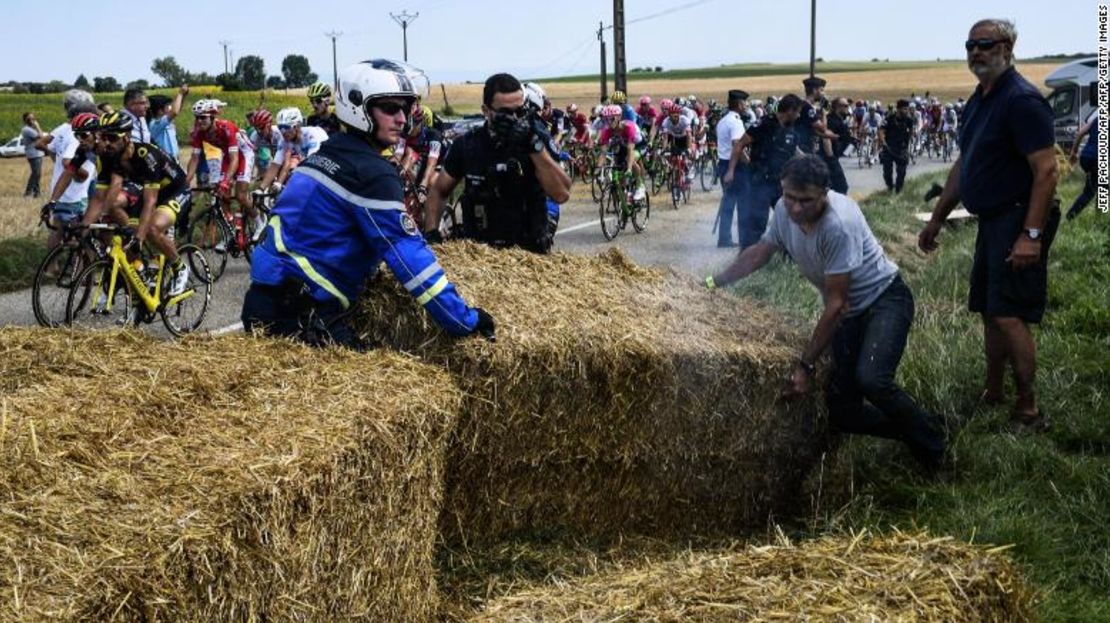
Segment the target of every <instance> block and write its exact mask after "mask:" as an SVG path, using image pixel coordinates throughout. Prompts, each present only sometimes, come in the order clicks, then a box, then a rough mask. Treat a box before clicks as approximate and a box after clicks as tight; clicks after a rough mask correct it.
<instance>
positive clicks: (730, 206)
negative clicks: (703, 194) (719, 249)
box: [717, 160, 752, 245]
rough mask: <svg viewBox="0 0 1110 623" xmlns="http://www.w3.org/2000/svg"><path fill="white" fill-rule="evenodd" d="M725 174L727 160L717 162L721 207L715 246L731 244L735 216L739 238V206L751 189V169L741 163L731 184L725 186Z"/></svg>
mask: <svg viewBox="0 0 1110 623" xmlns="http://www.w3.org/2000/svg"><path fill="white" fill-rule="evenodd" d="M725 173H728V160H718V161H717V177H718V178H720V179H721V206H720V208H718V210H717V214H718V223H717V244H718V245H731V244H732V217H733V214H735V215H736V230H737V232H736V233H737V237H738V238H739V236H740V229H741V218H742V217H741V215H740V209H741V208H740V205H741V204H742V203H743V202H744V201H746V200H747V195H748V191H749V189H750V187H751V179H752V175H751V169H749V168H748V167H747V166H746V165H744V164H742V163H737V165H736V171H735V176H734V177H733V180H732V184H729V185H728V186H725V181H724V180H725Z"/></svg>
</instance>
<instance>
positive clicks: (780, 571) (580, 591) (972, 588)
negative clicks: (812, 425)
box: [470, 533, 1033, 623]
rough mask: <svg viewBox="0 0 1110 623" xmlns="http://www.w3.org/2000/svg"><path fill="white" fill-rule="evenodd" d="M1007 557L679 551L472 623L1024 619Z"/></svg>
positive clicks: (863, 539)
mask: <svg viewBox="0 0 1110 623" xmlns="http://www.w3.org/2000/svg"><path fill="white" fill-rule="evenodd" d="M1003 549H1005V548H993V549H991V548H985V547H976V546H971V545H968V544H965V543H959V542H956V541H953V540H952V539H949V538H943V537H942V538H930V537H929V536H928V535H926V534H917V535H908V534H901V533H895V534H894V535H892V536H890V537H876V536H872V535H870V534H868V533H861V534H859V535H856V536H854V537H847V538H833V537H827V538H822V539H819V540H816V541H810V542H804V543H799V544H796V545H794V544H790V543H789V542H786V541H785V540H783V541H782V542H780V543H779V544H777V545H770V546H763V547H755V546H749V547H743V548H740V549H729V550H725V551H714V552H687V553H685V554H683V555H681V556H678V557H676V558H672V559H669V560H664V561H662V562H654V563H647V564H637V565H634V566H630V567H628V568H624V569H619V570H616V571H612V572H606V573H602V574H599V575H596V576H593V577H587V578H584V579H578V580H572V581H570V582H562V581H553V582H548V583H546V584H545V585H543V586H539V587H533V588H530V589H527V590H522V591H519V592H517V593H515V594H511V595H507V596H503V597H500V598H498V599H495V600H493V601H491V602H490V603H489V604H488V605H487V607H486V608H485V609H484V611H482V612H481V613H479V614H476V615H475V616H473V617H472V618H471V619H470V620H471V621H472V622H473V623H498V622H502V621H504V622H509V621H512V622H513V623H534V622H541V621H560V622H572V621H573V622H585V621H613V622H616V621H629V622H631V621H636V622H647V621H651V622H658V623H664V622H667V623H679V622H681V623H710V622H717V621H720V622H724V621H752V622H756V621H938V622H940V621H943V622H946V623H947V622H953V621H991V622H994V621H997V622H1000V623H1001V622H1007V623H1008V622H1012V621H1025V620H1030V619H1031V618H1032V616H1033V610H1032V608H1033V593H1032V591H1031V590H1030V588H1029V587H1028V586H1027V585H1026V583H1025V582H1024V580H1023V579H1022V578H1021V576H1020V575H1019V574H1018V572H1017V570H1016V569H1015V566H1014V564H1013V562H1012V561H1010V559H1009V558H1008V557H1007V556H1005V555H1004V554H1002V553H1000V552H1001V550H1003Z"/></svg>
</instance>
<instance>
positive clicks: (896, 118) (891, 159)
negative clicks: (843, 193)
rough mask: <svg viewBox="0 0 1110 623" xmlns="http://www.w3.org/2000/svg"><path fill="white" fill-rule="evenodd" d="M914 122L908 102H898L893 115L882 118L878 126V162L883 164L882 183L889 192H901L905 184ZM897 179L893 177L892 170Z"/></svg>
mask: <svg viewBox="0 0 1110 623" xmlns="http://www.w3.org/2000/svg"><path fill="white" fill-rule="evenodd" d="M913 133H914V121H913V117H912V116H911V115H910V103H909V101H908V100H898V105H897V107H896V108H895V111H894V114H892V115H887V116H886V117H884V118H883V123H882V125H880V126H879V162H881V163H883V181H884V182H886V189H887V190H888V191H890V192H895V193H900V192H902V186H903V185H905V183H906V166H907V165H908V164H909V163H910V142H911V140H912V139H913ZM895 168H896V169H897V173H898V177H897V178H895V177H894V169H895Z"/></svg>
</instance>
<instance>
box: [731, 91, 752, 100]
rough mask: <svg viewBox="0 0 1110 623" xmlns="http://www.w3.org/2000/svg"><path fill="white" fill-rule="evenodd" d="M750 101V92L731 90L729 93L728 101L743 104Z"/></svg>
mask: <svg viewBox="0 0 1110 623" xmlns="http://www.w3.org/2000/svg"><path fill="white" fill-rule="evenodd" d="M746 99H748V92H747V91H744V90H741V89H730V90H729V92H728V101H730V102H742V101H744V100H746Z"/></svg>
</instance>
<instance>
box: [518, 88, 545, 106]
mask: <svg viewBox="0 0 1110 623" xmlns="http://www.w3.org/2000/svg"><path fill="white" fill-rule="evenodd" d="M521 86H522V87H524V105H525V106H527V107H528V108H529V109H530V110H532V111H533V112H535V111H539V110H543V101H544V100H545V99H546V98H547V93H545V92H544V90H543V87H541V86H540V85H538V84H536V83H535V82H525V83H524V84H522V85H521Z"/></svg>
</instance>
